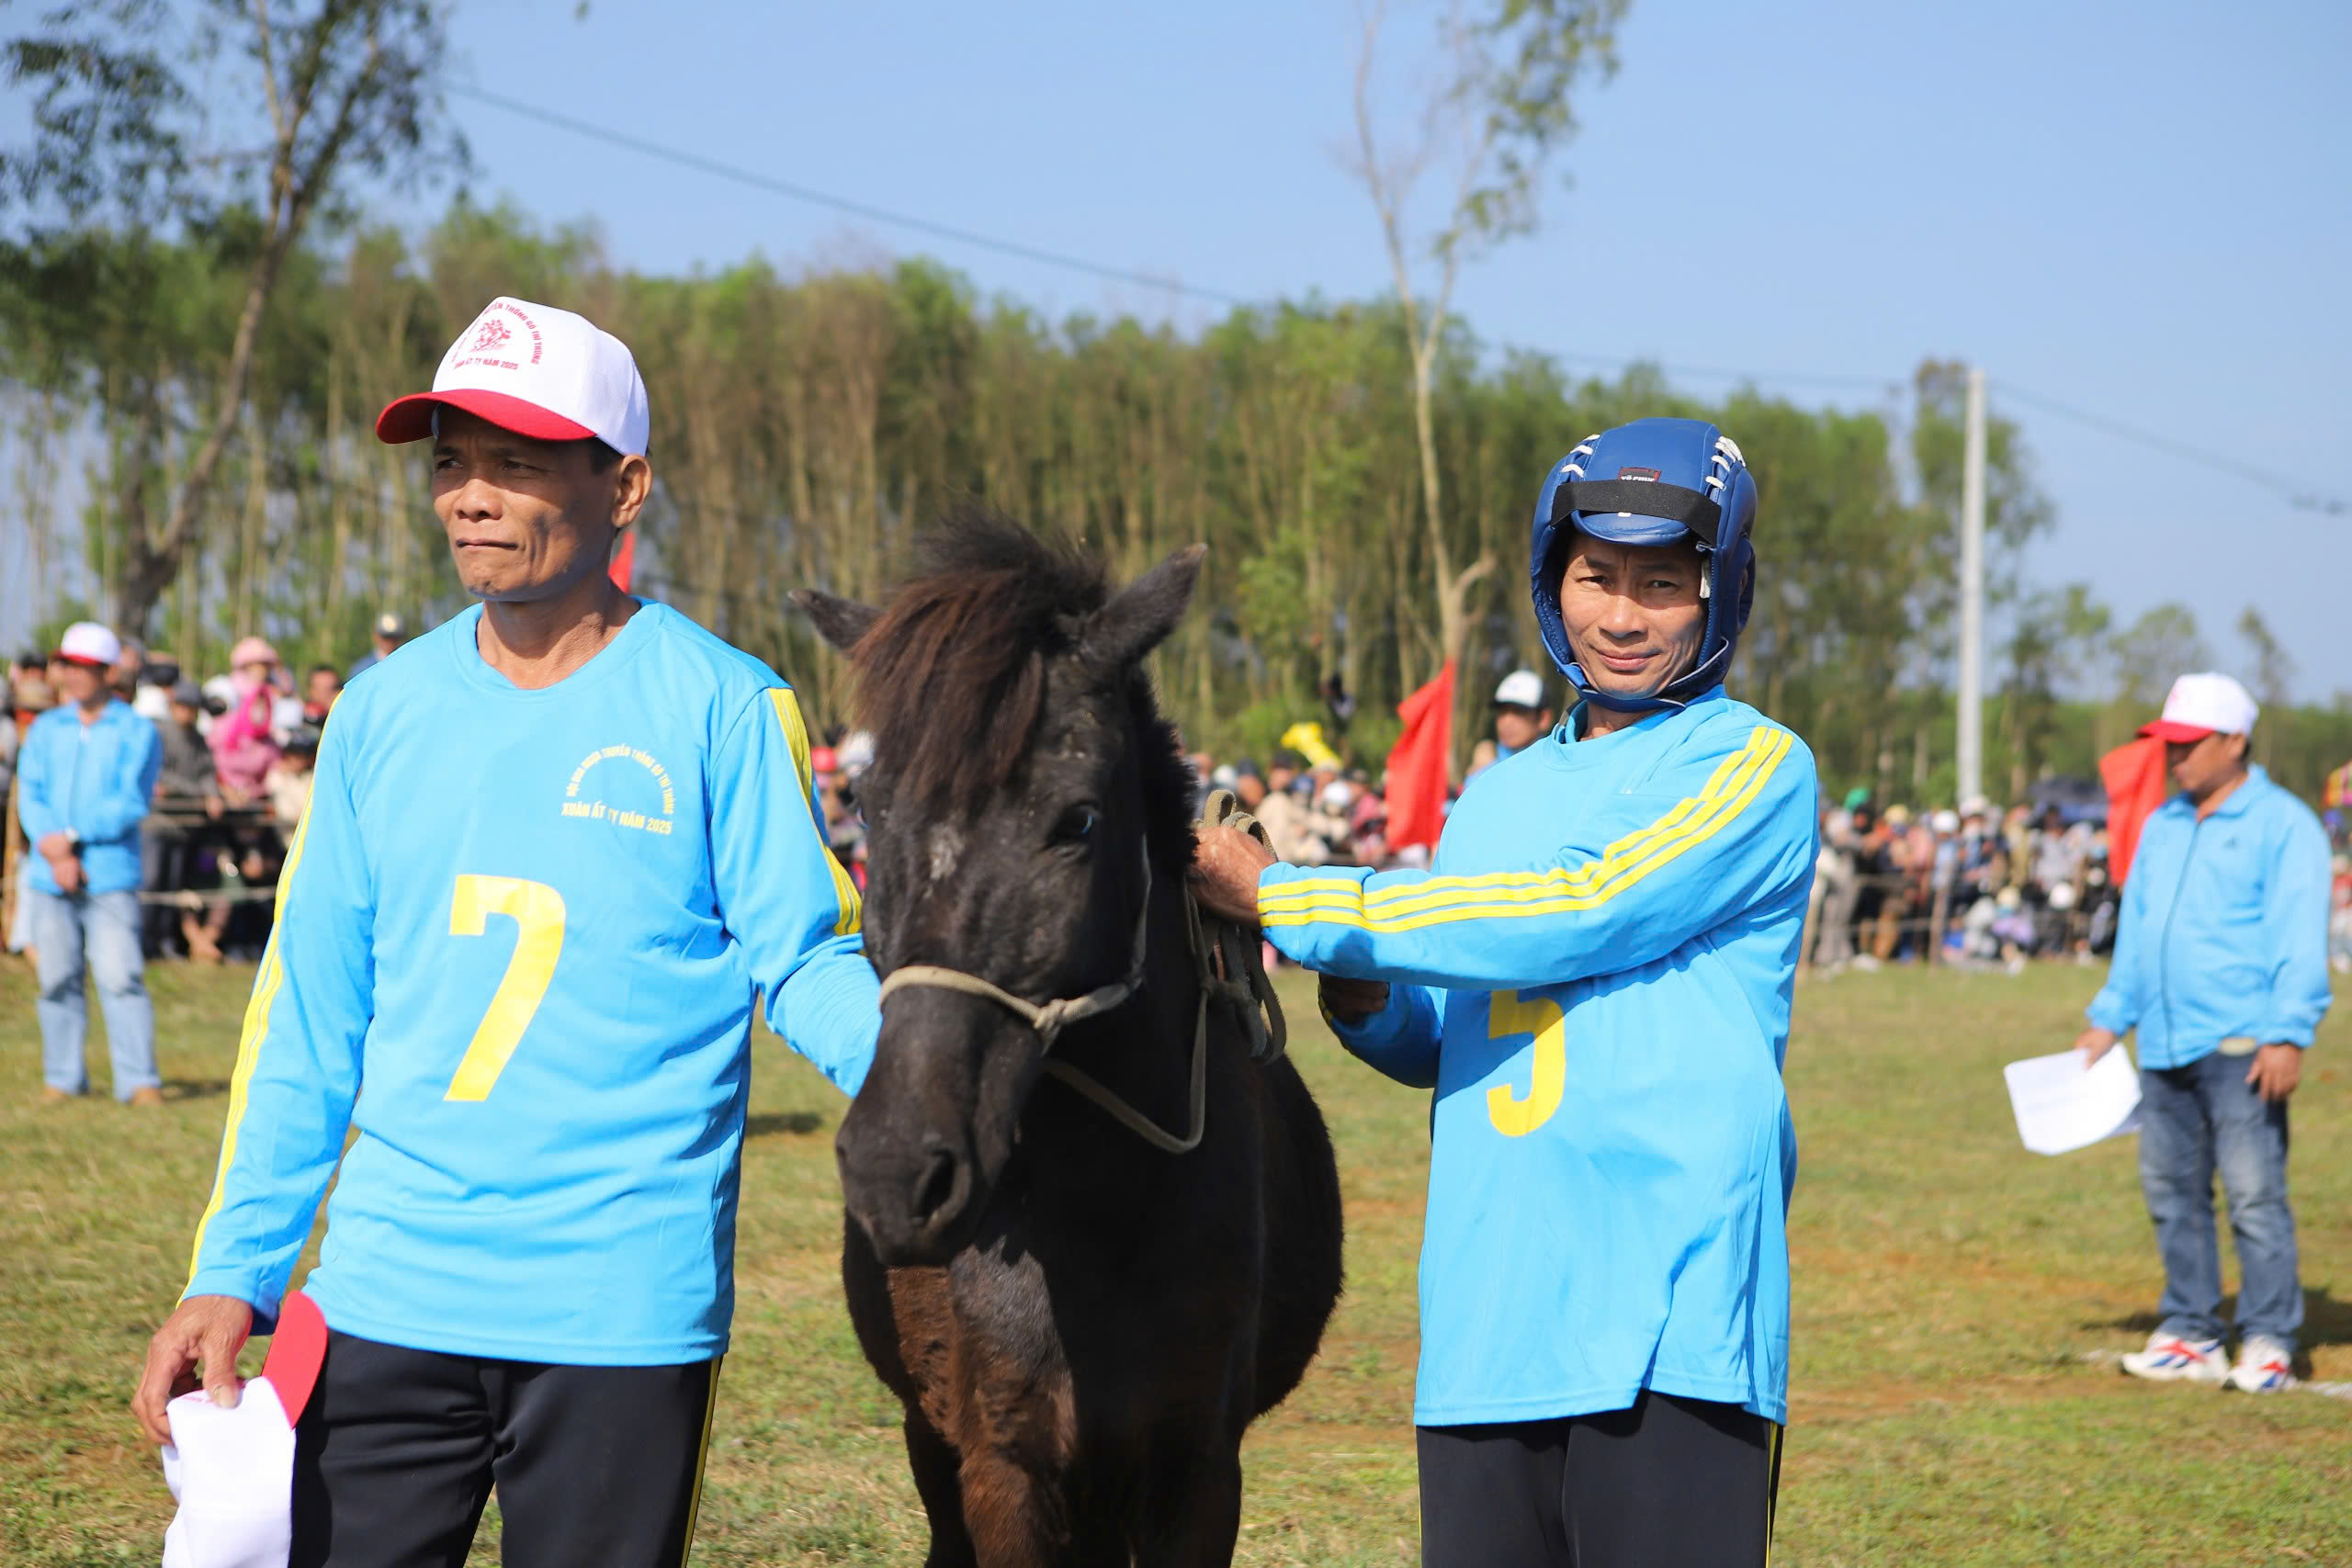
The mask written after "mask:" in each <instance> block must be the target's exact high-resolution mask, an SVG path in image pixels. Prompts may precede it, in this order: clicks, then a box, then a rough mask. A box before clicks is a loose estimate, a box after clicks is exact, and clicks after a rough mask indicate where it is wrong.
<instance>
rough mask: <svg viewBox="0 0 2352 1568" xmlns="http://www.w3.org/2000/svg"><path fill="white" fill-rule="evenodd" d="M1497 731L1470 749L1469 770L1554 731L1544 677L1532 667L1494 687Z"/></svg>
mask: <svg viewBox="0 0 2352 1568" xmlns="http://www.w3.org/2000/svg"><path fill="white" fill-rule="evenodd" d="M1494 709H1495V735H1494V739H1491V740H1481V741H1479V742H1478V744H1477V747H1476V749H1475V750H1472V752H1471V753H1470V772H1471V773H1478V772H1480V771H1481V770H1483V769H1486V768H1489V767H1492V766H1493V765H1494V764H1495V763H1497V762H1499V761H1502V760H1503V759H1504V758H1506V757H1509V756H1510V755H1512V754H1513V753H1515V752H1519V751H1524V750H1527V748H1529V747H1530V746H1532V745H1534V744H1535V742H1537V741H1538V740H1541V739H1544V736H1546V735H1548V734H1550V733H1551V732H1552V726H1553V724H1554V723H1555V721H1556V716H1555V714H1554V713H1553V711H1552V701H1551V699H1550V698H1549V697H1547V696H1546V695H1544V678H1543V677H1542V676H1541V675H1538V674H1537V673H1536V672H1535V671H1532V670H1514V671H1511V672H1510V674H1508V675H1506V676H1504V677H1503V678H1502V682H1501V684H1499V685H1498V686H1497V687H1496V688H1495V701H1494Z"/></svg>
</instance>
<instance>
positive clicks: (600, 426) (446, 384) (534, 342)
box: [376, 294, 653, 456]
mask: <svg viewBox="0 0 2352 1568" xmlns="http://www.w3.org/2000/svg"><path fill="white" fill-rule="evenodd" d="M444 404H447V406H449V407H451V408H460V409H463V410H465V411H466V412H468V413H471V414H478V415H480V416H481V418H483V419H486V420H488V421H489V422H490V423H492V424H494V425H497V426H498V427H499V428H500V429H502V430H511V431H513V432H514V433H515V434H517V435H527V436H529V437H531V438H532V439H533V440H535V441H584V440H586V439H587V438H588V437H590V436H592V435H593V436H594V437H595V438H596V439H598V440H599V441H602V442H603V443H604V444H605V446H610V447H611V448H612V449H613V450H614V451H616V452H619V453H621V454H623V455H624V456H627V455H629V454H633V453H642V452H643V451H644V450H645V449H646V446H648V445H649V444H650V441H651V439H652V434H653V415H652V412H651V411H650V408H649V407H648V406H647V403H646V399H645V379H644V378H643V377H641V376H639V374H638V373H637V360H636V358H635V357H634V356H633V355H630V353H629V351H628V344H624V343H623V342H621V340H620V339H618V338H616V337H615V336H614V335H613V334H612V333H608V332H605V330H603V329H602V328H600V327H598V326H597V325H596V324H595V323H594V321H590V320H589V319H588V318H587V317H585V316H577V315H574V314H572V313H571V311H570V310H557V309H555V308H554V307H553V306H551V305H534V304H532V303H531V302H530V301H529V300H527V299H508V298H507V297H506V296H505V295H503V294H502V295H500V296H499V297H498V298H497V299H492V301H491V302H490V304H489V305H488V306H487V307H486V308H485V309H484V310H482V313H481V315H479V316H476V317H475V318H474V320H473V324H472V325H471V326H469V327H468V328H467V329H466V330H465V331H464V332H461V333H458V341H457V342H455V343H453V344H450V345H449V352H448V353H447V354H445V355H442V356H441V368H440V369H438V370H436V371H435V372H434V373H433V390H431V391H429V392H414V393H412V394H410V395H409V396H407V397H405V398H395V399H394V400H392V401H390V402H389V403H387V404H385V405H384V412H382V413H379V414H378V415H377V416H376V439H377V440H379V441H382V442H384V443H386V444H387V445H390V446H398V445H399V444H401V442H404V441H422V440H424V438H425V437H426V436H428V435H430V434H433V414H434V411H435V409H437V408H439V407H441V406H442V405H444Z"/></svg>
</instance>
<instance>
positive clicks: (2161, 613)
mask: <svg viewBox="0 0 2352 1568" xmlns="http://www.w3.org/2000/svg"><path fill="white" fill-rule="evenodd" d="M2109 655H2110V657H2111V658H2113V660H2115V675H2116V699H2117V701H2118V702H2120V703H2121V704H2122V705H2123V706H2124V707H2125V708H2126V709H2127V710H2128V711H2131V712H2143V711H2144V710H2146V709H2148V708H2152V707H2154V706H2155V705H2158V704H2160V703H2162V702H2163V701H2164V697H2165V693H2166V692H2167V691H2169V690H2171V688H2172V683H2173V682H2174V681H2176V680H2177V679H2178V678H2179V677H2180V676H2182V675H2185V674H2188V672H2190V671H2197V670H2207V669H2211V667H2212V663H2213V656H2212V654H2211V651H2210V650H2208V649H2207V648H2206V646H2205V639H2204V637H2201V636H2200V635H2199V632H2198V630H2197V616H2196V615H2194V614H2193V613H2192V612H2191V611H2190V610H2189V608H2188V605H2186V604H2174V603H2166V604H2158V605H2155V606H2154V607H2153V608H2152V609H2150V610H2148V611H2147V612H2146V613H2144V614H2143V615H2141V616H2140V618H2139V619H2138V620H2136V621H2133V622H2132V623H2131V625H2130V626H2126V627H2125V628H2124V629H2123V630H2122V631H2121V632H2120V633H2118V634H2117V635H2116V637H2115V639H2114V640H2113V642H2111V643H2110V644H2109Z"/></svg>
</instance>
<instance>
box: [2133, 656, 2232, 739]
mask: <svg viewBox="0 0 2352 1568" xmlns="http://www.w3.org/2000/svg"><path fill="white" fill-rule="evenodd" d="M2261 712H2262V709H2261V707H2260V706H2259V705H2257V704H2256V702H2255V700H2254V698H2253V697H2252V696H2251V695H2249V694H2247V692H2246V689H2245V687H2244V686H2241V685H2239V684H2238V683H2237V682H2235V681H2233V680H2232V679H2230V677H2228V676H2227V675H2220V674H2215V673H2212V672H2211V671H2207V672H2205V673H2203V674H2199V675H2183V676H2182V677H2181V678H2180V679H2179V680H2177V681H2175V682H2173V683H2172V690H2171V691H2169V692H2167V693H2165V711H2164V716H2163V717H2161V718H2159V719H2157V720H2156V721H2155V722H2154V723H2153V724H2143V725H2142V726H2141V727H2140V733H2141V734H2142V735H2149V736H2154V737H2155V739H2159V740H2173V741H2189V740H2202V739H2205V738H2206V737H2207V736H2209V735H2211V734H2214V733H2215V732H2217V731H2218V732H2219V733H2221V734H2223V735H2251V734H2252V733H2254V721H2255V718H2256V716H2258V715H2259V714H2260V713H2261Z"/></svg>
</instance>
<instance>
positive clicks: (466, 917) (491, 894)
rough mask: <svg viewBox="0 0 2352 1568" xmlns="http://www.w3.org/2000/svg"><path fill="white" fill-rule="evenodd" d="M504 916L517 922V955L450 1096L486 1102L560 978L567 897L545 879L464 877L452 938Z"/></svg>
mask: <svg viewBox="0 0 2352 1568" xmlns="http://www.w3.org/2000/svg"><path fill="white" fill-rule="evenodd" d="M492 915H504V916H505V917H506V918H507V919H511V920H513V921H514V922H515V956H514V957H512V958H510V959H508V960H507V961H506V976H505V977H504V978H503V979H502V980H500V981H499V982H498V989H497V990H496V991H494V992H492V995H491V998H490V1010H489V1011H487V1012H485V1013H483V1014H482V1017H481V1024H480V1025H479V1026H478V1027H477V1028H476V1029H475V1030H474V1038H473V1043H472V1044H470V1045H469V1046H467V1047H466V1054H465V1056H464V1058H463V1059H462V1060H461V1061H459V1062H458V1072H457V1076H456V1077H452V1078H451V1079H450V1080H449V1092H448V1093H447V1094H446V1095H443V1096H442V1098H443V1099H444V1100H481V1099H484V1098H486V1097H487V1096H488V1095H489V1093H490V1087H491V1085H492V1084H494V1083H496V1082H497V1081H498V1075H499V1074H501V1073H503V1072H504V1071H505V1070H506V1061H507V1058H508V1057H510V1056H512V1055H515V1046H517V1045H519V1044H521V1043H522V1041H523V1031H525V1030H526V1029H528V1028H529V1027H530V1026H531V1015H532V1014H533V1013H535V1012H537V1011H538V1010H539V1001H540V998H544V997H545V996H546V995H547V994H548V981H550V980H552V979H554V978H555V961H556V959H557V958H558V957H559V956H560V954H561V953H562V952H563V895H562V894H560V893H558V892H557V891H556V890H555V889H554V888H552V887H549V886H548V885H547V884H546V883H544V882H525V881H523V880H522V879H521V878H520V877H514V876H475V875H470V874H468V875H461V876H459V877H458V895H457V897H456V899H455V900H454V901H452V902H451V904H450V906H449V934H450V935H451V936H480V935H481V934H482V932H483V931H484V930H485V929H486V927H487V925H488V922H489V919H490V917H491V916H492Z"/></svg>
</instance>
